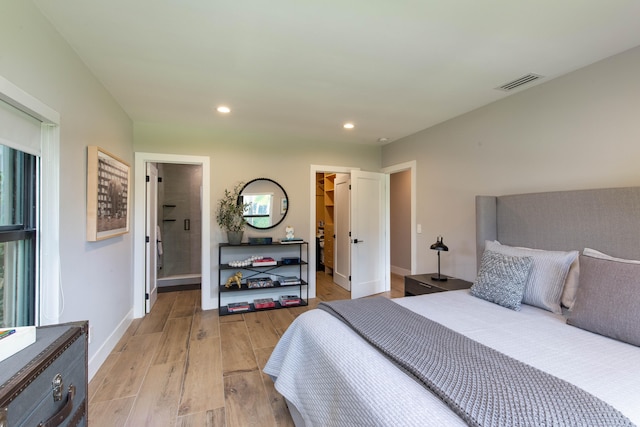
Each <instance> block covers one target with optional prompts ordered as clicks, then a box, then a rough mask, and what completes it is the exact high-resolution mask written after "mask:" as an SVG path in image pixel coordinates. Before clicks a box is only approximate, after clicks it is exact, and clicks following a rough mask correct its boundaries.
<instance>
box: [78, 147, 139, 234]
mask: <svg viewBox="0 0 640 427" xmlns="http://www.w3.org/2000/svg"><path fill="white" fill-rule="evenodd" d="M130 177H131V168H130V167H129V164H128V163H126V162H125V161H123V160H122V159H120V158H118V157H116V156H114V155H113V154H111V153H109V152H107V151H105V150H103V149H102V148H100V147H97V146H95V145H93V146H89V147H87V240H88V241H90V242H95V241H98V240H104V239H108V238H110V237H115V236H120V235H122V234H125V233H128V232H129V192H130V191H129V185H130V181H131V180H130Z"/></svg>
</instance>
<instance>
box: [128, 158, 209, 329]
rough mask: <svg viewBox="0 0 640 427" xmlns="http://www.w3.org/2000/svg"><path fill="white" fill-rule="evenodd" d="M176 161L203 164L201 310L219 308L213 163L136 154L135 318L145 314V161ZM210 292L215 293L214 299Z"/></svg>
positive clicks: (203, 160) (201, 160) (193, 159)
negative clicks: (213, 245) (213, 258)
mask: <svg viewBox="0 0 640 427" xmlns="http://www.w3.org/2000/svg"><path fill="white" fill-rule="evenodd" d="M148 162H151V163H177V164H192V165H200V166H202V195H201V196H202V198H201V201H202V207H201V210H200V212H201V217H202V218H201V220H202V242H201V245H202V267H201V268H202V271H201V280H202V285H201V299H202V309H203V310H211V309H214V308H217V307H218V302H217V293H216V292H212V289H211V219H210V211H211V166H210V163H211V162H210V158H209V157H208V156H187V155H180V154H162V153H143V152H136V153H135V169H134V172H135V178H134V184H135V191H134V193H135V194H134V204H133V207H134V235H133V317H134V318H139V317H144V315H145V269H146V260H145V244H146V241H145V237H146V230H145V206H146V195H145V186H146V174H147V169H146V163H148ZM211 295H215V298H212V297H211Z"/></svg>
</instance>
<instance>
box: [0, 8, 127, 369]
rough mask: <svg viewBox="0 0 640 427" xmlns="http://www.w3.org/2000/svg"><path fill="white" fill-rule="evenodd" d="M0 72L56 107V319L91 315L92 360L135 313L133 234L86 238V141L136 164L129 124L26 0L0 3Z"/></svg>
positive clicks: (111, 342)
mask: <svg viewBox="0 0 640 427" xmlns="http://www.w3.org/2000/svg"><path fill="white" fill-rule="evenodd" d="M0 75H2V76H3V77H4V78H6V79H7V80H9V81H10V82H12V83H13V84H15V85H16V86H18V87H20V88H21V89H22V90H24V91H25V92H27V93H29V94H30V95H32V96H34V97H35V98H37V99H39V100H40V101H41V102H43V103H44V104H46V105H48V106H49V107H51V108H52V109H54V110H56V111H57V112H58V113H60V122H61V124H60V262H61V277H60V281H61V286H62V291H63V293H64V295H63V297H62V298H61V299H62V300H63V303H62V304H61V307H60V311H61V314H60V321H62V322H68V321H75V320H89V323H90V326H91V328H92V337H91V338H92V339H91V343H90V344H89V360H90V361H92V360H93V358H94V356H95V355H96V354H97V352H98V350H99V349H100V348H101V347H102V346H105V345H106V347H109V346H110V345H115V342H113V341H115V340H117V339H118V338H119V335H118V333H119V332H118V331H119V328H122V327H123V325H124V327H126V326H127V325H128V319H130V318H131V316H132V304H133V294H132V290H131V289H132V288H131V279H132V275H133V272H132V262H131V260H132V259H133V255H132V236H131V234H132V233H128V234H125V235H123V236H120V237H115V238H111V239H107V240H103V241H100V242H87V240H86V235H85V224H86V209H87V207H86V180H87V178H86V172H87V166H86V165H87V160H86V158H87V146H88V145H99V146H100V147H102V148H104V149H105V150H107V151H109V152H110V153H113V154H114V155H117V156H118V157H120V158H122V159H123V160H125V161H127V162H128V163H130V164H131V165H133V148H132V145H133V142H132V139H133V126H132V123H131V120H130V119H129V118H128V116H127V115H126V114H125V112H124V111H123V110H122V108H120V106H119V105H118V104H117V103H116V102H115V100H114V99H113V98H112V97H111V95H109V93H108V92H107V91H106V90H105V88H104V87H103V86H102V84H101V83H100V82H99V81H98V80H97V79H96V78H95V77H94V76H93V74H91V72H90V71H89V70H88V69H87V68H86V67H85V65H84V64H83V63H82V62H81V61H80V59H79V58H78V57H77V56H76V54H75V52H74V51H73V50H72V49H71V48H70V47H69V45H67V43H66V42H65V41H64V40H63V39H62V37H60V35H59V34H58V33H57V32H56V31H54V29H53V28H52V27H51V26H50V24H49V22H48V21H47V20H46V19H45V18H44V17H43V16H42V15H41V14H40V12H39V11H38V9H37V8H36V7H35V6H34V5H33V4H32V3H31V2H30V1H2V2H0ZM131 192H132V193H133V188H131ZM132 196H133V194H132ZM44 215H46V212H45V213H44ZM44 315H45V316H46V313H44ZM114 332H115V334H114ZM109 340H111V341H109ZM100 363H102V361H101V360H98V361H97V363H90V367H89V371H90V374H93V372H95V370H96V369H97V366H99V364H100Z"/></svg>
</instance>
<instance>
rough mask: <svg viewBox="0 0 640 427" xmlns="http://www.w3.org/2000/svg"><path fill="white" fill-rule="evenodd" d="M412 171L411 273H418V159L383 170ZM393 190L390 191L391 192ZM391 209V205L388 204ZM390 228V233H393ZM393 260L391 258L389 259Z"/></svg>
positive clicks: (388, 172)
mask: <svg viewBox="0 0 640 427" xmlns="http://www.w3.org/2000/svg"><path fill="white" fill-rule="evenodd" d="M406 170H408V171H410V172H411V274H417V268H418V255H417V254H418V249H417V240H418V239H417V236H416V233H417V225H416V221H417V219H416V161H415V160H411V161H408V162H404V163H398V164H395V165H391V166H387V167H385V168H382V170H381V172H383V173H386V174H388V175H391V174H393V173H397V172H404V171H406ZM390 193H391V192H389V194H390ZM387 209H390V206H387ZM389 215H390V212H387V218H389ZM391 231H392V230H389V235H391ZM389 262H391V259H389Z"/></svg>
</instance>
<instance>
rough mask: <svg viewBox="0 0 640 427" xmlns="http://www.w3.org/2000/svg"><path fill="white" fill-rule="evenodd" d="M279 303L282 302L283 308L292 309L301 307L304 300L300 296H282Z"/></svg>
mask: <svg viewBox="0 0 640 427" xmlns="http://www.w3.org/2000/svg"><path fill="white" fill-rule="evenodd" d="M278 302H280V305H281V306H283V307H290V306H294V305H300V304H301V303H302V299H301V298H300V297H299V296H298V295H281V296H280V298H279V301H278Z"/></svg>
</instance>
